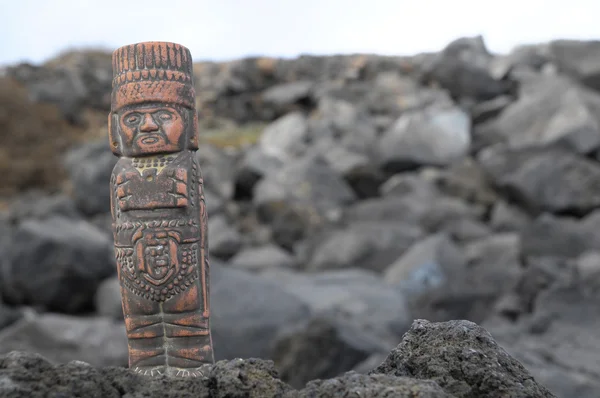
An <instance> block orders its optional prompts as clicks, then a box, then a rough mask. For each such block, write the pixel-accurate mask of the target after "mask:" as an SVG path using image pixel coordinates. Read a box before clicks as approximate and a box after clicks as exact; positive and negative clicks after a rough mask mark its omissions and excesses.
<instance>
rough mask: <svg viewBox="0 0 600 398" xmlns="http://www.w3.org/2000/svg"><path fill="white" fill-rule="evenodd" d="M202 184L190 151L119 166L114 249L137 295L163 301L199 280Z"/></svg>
mask: <svg viewBox="0 0 600 398" xmlns="http://www.w3.org/2000/svg"><path fill="white" fill-rule="evenodd" d="M161 159H164V160H161ZM200 181H201V180H200V178H199V171H198V165H197V161H196V159H195V158H194V156H193V153H192V152H190V151H183V152H181V153H178V154H173V155H165V156H164V157H153V158H137V159H132V158H121V159H120V160H119V162H117V164H116V165H115V168H114V170H113V176H112V184H111V185H112V195H113V197H112V211H113V217H114V226H113V231H114V239H115V250H116V256H117V261H118V263H119V268H120V269H119V271H120V274H121V280H122V282H123V284H124V285H125V287H126V288H127V289H129V290H131V291H132V292H133V293H135V294H137V295H141V296H144V297H146V298H148V299H151V300H153V301H159V302H162V301H165V300H167V299H168V298H169V297H172V296H173V295H175V294H177V293H180V292H182V291H185V290H186V288H187V287H189V286H190V285H191V284H192V282H193V281H194V280H196V279H197V278H198V276H199V275H198V267H197V265H198V263H199V260H202V259H200V258H199V257H200V256H203V250H200V249H201V248H203V247H204V239H205V231H203V228H201V223H200V220H201V218H202V217H204V216H205V214H204V201H203V200H202V198H201V193H202V191H201V187H200V186H199V185H200Z"/></svg>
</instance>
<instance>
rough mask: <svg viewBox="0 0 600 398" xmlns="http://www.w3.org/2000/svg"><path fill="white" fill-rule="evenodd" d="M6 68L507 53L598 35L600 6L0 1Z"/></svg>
mask: <svg viewBox="0 0 600 398" xmlns="http://www.w3.org/2000/svg"><path fill="white" fill-rule="evenodd" d="M0 15H2V16H3V21H2V23H1V24H0V65H7V64H14V63H17V62H31V63H41V62H43V61H45V60H47V59H49V58H52V57H53V56H55V55H57V54H58V53H60V52H61V51H64V50H67V49H73V48H103V49H107V50H111V51H112V50H114V49H115V48H117V47H119V46H122V45H126V44H132V43H136V42H140V41H154V40H157V41H172V42H176V43H179V44H182V45H184V46H186V47H188V48H189V49H190V51H191V52H192V56H193V58H194V59H195V60H217V61H221V60H230V59H236V58H241V57H245V56H257V55H262V56H275V57H295V56H297V55H300V54H347V53H376V54H386V55H412V54H417V53H421V52H429V51H438V50H440V49H442V48H443V47H444V46H445V45H446V44H448V43H449V42H450V41H452V40H454V39H456V38H459V37H463V36H475V35H482V36H483V38H484V40H485V42H486V44H487V46H488V48H489V49H490V50H491V51H493V52H495V53H506V52H509V51H510V50H511V49H512V48H514V47H515V46H517V45H520V44H530V43H539V42H545V41H549V40H553V39H559V38H560V39H584V40H591V39H600V23H598V15H600V0H569V1H565V0H502V1H482V0H344V1H342V0H211V1H207V0H167V1H165V0H163V1H158V0H143V1H140V0H18V1H10V0H0Z"/></svg>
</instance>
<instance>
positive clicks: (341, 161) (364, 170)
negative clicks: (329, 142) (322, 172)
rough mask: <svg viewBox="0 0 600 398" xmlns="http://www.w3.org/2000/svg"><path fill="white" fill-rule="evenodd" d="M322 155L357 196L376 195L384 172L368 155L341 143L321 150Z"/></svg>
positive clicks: (383, 178) (382, 180) (367, 196)
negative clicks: (349, 148)
mask: <svg viewBox="0 0 600 398" xmlns="http://www.w3.org/2000/svg"><path fill="white" fill-rule="evenodd" d="M322 156H323V157H324V158H325V160H326V161H327V162H328V164H329V165H330V166H331V168H332V169H333V170H334V171H335V172H336V173H338V174H339V175H341V176H342V177H343V178H344V179H345V180H346V182H348V184H349V185H350V186H351V187H352V189H353V190H354V192H355V193H356V195H357V196H358V197H359V198H370V197H374V196H377V195H378V191H379V186H380V185H381V184H382V183H383V182H384V180H385V177H384V173H383V172H382V171H381V170H380V169H379V168H378V167H377V166H376V165H375V163H374V162H372V161H371V159H369V157H368V156H366V155H364V154H360V153H356V152H354V151H351V150H348V149H346V148H344V147H343V146H341V145H333V146H332V147H330V148H327V149H326V150H323V151H322Z"/></svg>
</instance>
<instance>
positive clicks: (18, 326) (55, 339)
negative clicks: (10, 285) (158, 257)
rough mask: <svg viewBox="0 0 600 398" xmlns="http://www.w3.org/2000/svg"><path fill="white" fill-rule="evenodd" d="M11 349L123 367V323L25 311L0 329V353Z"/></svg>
mask: <svg viewBox="0 0 600 398" xmlns="http://www.w3.org/2000/svg"><path fill="white" fill-rule="evenodd" d="M14 350H17V351H28V352H32V353H38V354H40V355H43V356H44V357H45V358H47V359H49V360H50V361H52V362H54V363H64V362H68V361H74V360H79V361H84V362H87V363H90V364H92V365H94V366H127V336H126V334H125V325H124V323H123V322H119V321H114V320H113V319H110V318H105V317H97V316H93V317H86V318H83V317H74V316H67V315H60V314H36V313H33V312H31V311H28V312H26V313H25V316H24V317H23V318H21V319H20V320H19V321H17V322H15V323H13V324H12V325H11V326H9V327H7V328H5V329H3V330H2V331H0V354H7V353H9V352H10V351H14ZM0 395H1V394H0Z"/></svg>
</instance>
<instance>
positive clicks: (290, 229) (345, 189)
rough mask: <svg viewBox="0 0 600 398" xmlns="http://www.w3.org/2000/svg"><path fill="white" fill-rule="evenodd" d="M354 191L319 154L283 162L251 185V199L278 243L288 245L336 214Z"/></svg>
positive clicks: (336, 215)
mask: <svg viewBox="0 0 600 398" xmlns="http://www.w3.org/2000/svg"><path fill="white" fill-rule="evenodd" d="M355 200H356V195H355V194H354V192H353V191H352V188H351V187H350V186H349V185H348V183H346V182H345V181H344V180H343V179H342V178H341V176H339V175H338V174H337V173H335V172H334V171H333V170H332V169H331V168H330V167H329V165H328V164H327V163H326V161H325V160H323V158H322V157H320V156H318V155H309V156H305V157H302V158H300V159H298V160H294V161H292V162H289V163H288V164H286V165H285V166H284V167H283V168H282V169H280V170H279V171H278V172H277V173H275V174H272V175H269V176H267V177H266V178H264V179H263V180H261V181H260V182H259V183H258V184H257V185H256V186H255V187H254V200H253V203H254V205H255V206H256V207H257V210H258V213H259V215H260V218H261V220H262V221H264V222H266V223H268V224H270V225H271V226H272V228H273V235H274V237H275V239H276V241H277V243H278V244H280V245H281V246H283V247H286V248H291V247H292V246H293V244H294V243H295V242H296V241H298V240H300V239H301V238H302V237H303V236H304V234H305V233H306V231H307V230H309V229H310V228H312V227H314V226H318V225H322V224H323V223H325V222H327V221H329V220H331V219H332V218H336V217H338V216H339V213H340V211H341V209H342V208H343V207H344V206H346V205H348V204H350V203H352V202H354V201H355Z"/></svg>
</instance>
